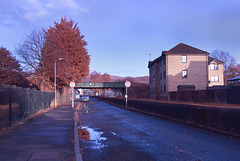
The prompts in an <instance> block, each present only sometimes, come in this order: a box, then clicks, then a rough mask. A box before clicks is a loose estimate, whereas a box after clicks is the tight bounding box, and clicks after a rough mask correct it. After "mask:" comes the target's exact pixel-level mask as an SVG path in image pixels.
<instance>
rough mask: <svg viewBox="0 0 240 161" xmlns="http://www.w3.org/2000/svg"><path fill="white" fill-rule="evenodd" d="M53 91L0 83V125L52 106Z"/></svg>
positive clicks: (9, 123)
mask: <svg viewBox="0 0 240 161" xmlns="http://www.w3.org/2000/svg"><path fill="white" fill-rule="evenodd" d="M53 100H54V93H53V92H42V91H38V90H32V89H27V88H21V87H14V86H9V85H0V127H1V126H6V125H11V123H12V121H16V120H19V119H21V118H25V117H27V116H29V115H31V114H34V113H36V112H37V111H39V110H40V109H45V108H48V107H50V104H51V102H52V101H53Z"/></svg>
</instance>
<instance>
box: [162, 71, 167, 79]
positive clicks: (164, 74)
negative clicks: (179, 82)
mask: <svg viewBox="0 0 240 161" xmlns="http://www.w3.org/2000/svg"><path fill="white" fill-rule="evenodd" d="M163 79H166V71H164V72H163Z"/></svg>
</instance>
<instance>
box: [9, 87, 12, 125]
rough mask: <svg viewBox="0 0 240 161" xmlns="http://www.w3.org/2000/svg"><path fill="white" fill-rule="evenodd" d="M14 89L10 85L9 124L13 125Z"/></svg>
mask: <svg viewBox="0 0 240 161" xmlns="http://www.w3.org/2000/svg"><path fill="white" fill-rule="evenodd" d="M11 91H12V89H11V87H9V114H8V119H9V126H11V125H12V92H11Z"/></svg>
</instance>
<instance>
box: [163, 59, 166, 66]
mask: <svg viewBox="0 0 240 161" xmlns="http://www.w3.org/2000/svg"><path fill="white" fill-rule="evenodd" d="M165 64H166V57H163V65H165Z"/></svg>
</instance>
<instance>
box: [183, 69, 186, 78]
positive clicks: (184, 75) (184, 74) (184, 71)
mask: <svg viewBox="0 0 240 161" xmlns="http://www.w3.org/2000/svg"><path fill="white" fill-rule="evenodd" d="M182 77H183V78H187V71H186V70H183V71H182Z"/></svg>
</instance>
